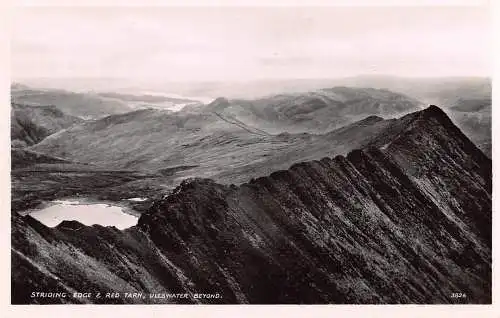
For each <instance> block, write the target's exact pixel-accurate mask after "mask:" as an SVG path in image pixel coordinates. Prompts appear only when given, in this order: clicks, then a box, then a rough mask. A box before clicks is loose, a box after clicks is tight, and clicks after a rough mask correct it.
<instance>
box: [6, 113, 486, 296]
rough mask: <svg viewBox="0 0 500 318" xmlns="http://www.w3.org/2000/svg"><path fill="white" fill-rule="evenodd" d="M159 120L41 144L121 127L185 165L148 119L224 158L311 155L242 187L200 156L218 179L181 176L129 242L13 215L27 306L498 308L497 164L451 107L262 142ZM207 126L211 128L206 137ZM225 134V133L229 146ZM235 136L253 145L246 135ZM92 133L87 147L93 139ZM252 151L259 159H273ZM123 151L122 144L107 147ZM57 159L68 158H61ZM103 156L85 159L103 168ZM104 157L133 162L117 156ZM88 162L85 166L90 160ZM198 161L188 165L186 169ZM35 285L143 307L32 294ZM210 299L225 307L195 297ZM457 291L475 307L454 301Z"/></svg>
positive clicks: (96, 229) (194, 121) (16, 262)
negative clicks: (111, 295)
mask: <svg viewBox="0 0 500 318" xmlns="http://www.w3.org/2000/svg"><path fill="white" fill-rule="evenodd" d="M212 106H214V105H212ZM215 106H217V105H215ZM284 109H285V111H283V113H285V112H286V109H288V108H286V107H285V108H284ZM313 109H315V108H314V107H313ZM183 116H184V117H183ZM223 116H224V115H223ZM151 117H154V118H157V117H158V114H156V113H155V114H154V116H153V113H152V112H151V111H150V110H149V111H138V112H134V113H129V114H126V115H113V116H109V117H107V118H104V119H103V120H97V121H92V122H86V123H83V124H80V125H76V126H72V127H71V128H69V129H66V130H62V131H61V132H60V133H56V134H55V135H52V136H49V137H47V138H46V139H45V140H44V141H42V142H41V143H39V144H37V145H36V146H35V148H36V149H42V148H41V146H43V147H45V146H46V145H47V144H50V145H53V144H54V140H57V139H58V138H61V137H60V136H61V135H62V134H67V133H68V131H69V132H70V134H68V135H67V136H66V137H65V138H64V139H65V140H66V139H67V140H72V141H73V142H78V141H79V139H78V138H80V137H81V136H82V135H84V132H87V131H93V132H95V134H96V135H99V136H100V138H101V139H102V138H104V139H105V138H106V136H108V135H109V133H110V132H114V133H118V132H119V131H121V132H122V133H123V135H117V136H116V137H115V138H116V140H117V141H120V140H121V138H125V139H124V140H127V142H128V145H129V147H131V148H133V150H134V151H136V152H140V153H147V152H146V150H145V149H140V148H137V147H143V146H138V145H137V144H136V143H133V139H130V137H127V136H128V135H127V133H126V132H128V131H130V130H131V131H133V132H134V133H133V134H132V135H135V134H138V137H137V138H138V139H137V141H139V140H140V141H141V142H140V144H141V145H143V144H146V145H148V144H149V143H152V144H156V146H157V150H156V153H157V154H162V153H163V152H167V153H171V155H169V156H166V157H163V158H162V160H165V159H168V160H171V161H172V162H174V161H173V159H174V158H172V157H170V156H173V155H175V154H177V153H178V151H179V150H180V149H181V147H179V146H175V143H174V144H172V146H171V147H169V145H167V144H165V143H162V144H160V145H158V144H157V142H160V140H161V138H160V137H159V136H158V137H155V138H157V139H149V140H148V139H145V140H144V139H143V138H144V137H146V135H144V134H142V135H141V134H140V130H137V131H134V129H139V128H138V127H136V126H135V125H133V124H131V122H132V123H133V120H132V121H131V119H135V118H140V121H141V122H143V123H145V125H148V126H149V128H150V129H151V131H158V132H161V134H162V135H163V136H168V137H171V135H168V134H167V133H169V132H171V133H172V135H175V132H176V131H178V130H184V131H183V132H185V133H188V132H190V131H192V136H196V135H197V134H195V133H198V134H199V133H200V132H201V131H203V132H210V133H211V134H210V135H208V134H207V135H206V136H204V137H203V138H211V139H209V141H210V142H211V144H212V148H213V147H215V148H216V149H218V151H213V154H217V156H218V157H219V158H223V157H224V155H226V152H227V151H228V149H230V148H237V147H238V146H237V145H238V143H239V144H240V145H241V146H244V145H243V142H244V141H250V139H248V138H250V137H249V136H250V135H251V136H252V138H255V139H256V140H266V142H267V143H266V144H265V145H266V147H267V146H269V145H272V144H274V143H277V142H278V140H279V138H282V139H285V140H287V139H288V138H292V139H295V138H299V139H300V138H304V139H305V140H307V142H306V143H304V144H301V146H300V147H299V148H300V149H301V151H302V152H303V153H301V154H296V155H295V157H294V158H292V159H290V160H289V161H286V160H285V161H283V160H282V159H286V158H291V157H292V153H295V152H294V150H293V143H292V145H290V143H289V142H287V144H286V146H283V148H273V150H272V151H270V153H273V154H275V153H278V156H277V157H273V156H276V155H271V156H272V157H273V158H274V160H276V162H280V164H282V165H288V167H283V168H276V166H273V165H272V164H269V162H272V160H271V161H266V160H267V159H266V160H264V161H261V162H260V165H266V166H270V167H272V169H274V170H275V171H274V172H272V173H270V174H264V175H262V174H260V172H258V171H254V170H252V169H250V170H252V172H251V173H249V174H248V176H250V175H253V176H254V178H252V179H251V180H248V181H244V182H242V183H238V184H237V185H235V184H229V183H226V182H225V183H226V184H221V183H220V182H219V180H230V179H231V178H228V179H225V178H224V177H222V176H223V174H220V173H219V174H217V173H214V171H213V169H214V168H207V167H211V166H210V164H209V162H210V161H209V160H208V161H205V162H203V161H200V162H199V163H198V164H200V165H203V167H204V169H205V170H200V171H198V172H196V173H195V174H198V173H200V172H202V171H205V172H206V174H207V175H211V176H214V179H215V180H217V181H214V180H211V179H206V178H194V179H187V180H184V181H182V182H181V183H180V185H179V186H177V187H176V188H175V189H174V190H173V191H172V193H171V194H169V195H166V196H164V197H162V198H159V199H156V200H154V202H153V203H152V204H151V205H150V206H149V207H148V208H147V209H146V210H144V211H143V213H142V215H141V217H140V218H139V220H138V223H137V225H136V226H133V227H131V228H129V229H126V230H123V231H121V230H118V229H116V228H114V227H103V226H99V225H94V226H85V225H83V224H80V223H78V222H76V221H64V222H63V223H61V224H59V225H58V226H56V227H54V228H48V227H46V226H44V225H43V224H41V223H39V222H38V221H36V220H35V219H33V218H32V217H31V216H29V215H28V216H21V215H19V214H17V213H14V214H13V215H12V268H15V269H16V270H14V271H13V272H12V275H13V277H12V302H13V303H16V304H19V303H75V302H83V303H85V302H93V303H110V302H111V303H113V302H116V303H122V302H126V303H128V302H130V303H251V304H264V303H267V304H269V303H271V304H287V303H293V304H298V303H308V304H318V303H320V304H324V303H374V304H380V303H390V304H400V303H405V304H407V303H418V304H424V303H426V304H429V303H468V304H470V303H478V304H479V303H480V304H486V303H491V299H492V298H491V297H492V295H491V257H492V256H491V248H492V246H491V243H492V241H491V235H492V229H491V187H492V184H491V183H492V179H491V176H492V175H491V160H490V159H489V158H488V157H487V156H486V155H485V154H484V153H483V152H482V151H481V150H479V149H478V148H477V146H476V145H475V144H474V143H473V142H471V141H470V140H469V139H468V138H467V136H466V135H464V134H463V133H462V131H461V130H460V129H459V128H458V127H457V126H456V125H455V124H454V122H453V121H452V120H451V119H450V118H449V117H448V116H447V114H446V113H445V112H444V111H443V110H442V109H440V108H438V107H436V106H430V107H427V108H425V109H423V110H419V111H416V112H413V113H410V114H406V115H404V116H402V117H400V118H396V119H387V120H384V119H382V118H380V117H376V116H371V117H368V118H366V119H364V120H362V121H358V122H355V123H352V124H348V125H347V126H345V127H343V128H337V129H334V130H333V131H330V132H327V133H325V134H322V135H313V134H310V133H301V134H278V135H271V136H268V135H265V136H264V135H259V134H256V133H255V131H253V132H249V131H248V130H245V129H243V128H242V127H240V126H239V125H236V124H234V123H233V124H231V123H229V122H228V121H225V120H222V119H220V117H219V116H217V115H210V116H209V114H205V113H203V112H194V113H192V114H190V115H189V116H187V114H179V115H178V116H176V117H174V119H172V117H171V116H167V115H165V116H164V117H161V118H162V119H161V120H158V121H157V122H156V123H157V124H156V125H152V124H153V123H154V121H152V119H151ZM218 118H219V119H220V120H219V119H218ZM200 121H201V122H204V123H206V126H205V125H204V127H203V128H200V127H199V122H200ZM224 123H225V124H224ZM287 124H288V122H287ZM120 125H123V126H120ZM113 127H120V128H119V129H115V130H113ZM220 127H224V129H226V128H227V132H226V135H224V133H222V132H221V131H220ZM257 128H258V127H257ZM218 129H219V130H218ZM254 129H255V128H254ZM258 129H260V128H258ZM229 131H232V132H235V133H236V135H233V134H229V133H228V132H229ZM237 132H240V134H245V137H244V138H247V139H244V138H243V137H233V136H237ZM216 133H218V134H216ZM231 137H232V138H234V139H236V141H235V140H234V139H231ZM85 138H89V137H87V136H85ZM93 138H94V137H93V136H91V138H90V139H85V142H81V143H80V144H78V146H77V147H83V146H84V144H87V145H88V144H92V142H94V144H95V143H96V142H97V140H98V139H93ZM141 138H142V139H141ZM238 138H240V139H238ZM266 138H271V139H269V140H268V139H266ZM169 139H170V138H169ZM92 140H95V141H92ZM339 140H342V141H339ZM251 141H252V143H251V145H252V147H251V150H249V151H247V152H245V154H250V153H253V152H259V153H260V152H262V151H263V149H266V148H265V147H263V146H260V147H261V148H260V149H257V148H256V147H255V146H253V145H254V144H255V140H251ZM49 142H50V143H49ZM182 142H183V143H185V141H182ZM191 142H192V143H193V144H188V146H186V147H187V148H189V150H187V151H186V155H187V154H188V153H189V154H192V155H193V156H195V155H196V152H195V151H194V150H195V149H197V147H201V146H200V144H199V143H200V140H196V139H193V140H192V141H191ZM196 142H198V144H196ZM201 142H206V140H201ZM228 143H229V144H231V146H230V147H225V146H224V145H225V144H228ZM335 143H338V144H335ZM68 144H69V143H68ZM119 144H120V143H119V142H118V145H119ZM124 144H125V143H124ZM330 144H331V145H332V146H331V148H330V149H326V150H323V148H324V147H325V146H326V145H330ZM97 146H99V144H97ZM111 146H113V144H112V143H111V141H108V142H107V144H106V147H108V149H111ZM114 146H116V145H114ZM181 146H182V144H181ZM39 147H40V148H39ZM65 147H69V146H68V145H66V146H65ZM77 147H75V149H76V148H77ZM176 147H178V148H176ZM153 148H154V146H150V149H153ZM47 149H49V148H47ZM50 149H51V150H50V151H49V152H53V153H57V152H56V150H57V149H58V148H57V147H55V146H54V148H50ZM65 149H69V148H65ZM103 149H104V148H102V149H101V150H100V151H101V152H103V151H104V150H103ZM146 149H147V148H146ZM87 150H91V147H87ZM126 150H127V149H125V147H124V146H123V148H120V152H123V151H126ZM98 152H99V151H95V152H93V153H92V154H91V156H92V157H87V158H97V159H93V160H94V161H93V162H92V163H95V162H97V160H98V159H99V157H98V156H97V154H98ZM132 153H133V151H131V152H130V153H128V152H127V153H124V154H123V156H125V157H127V160H132V165H133V164H135V163H136V162H137V161H138V160H139V161H140V159H141V157H135V158H132V159H128V155H129V154H132ZM68 154H69V155H70V153H69V152H68ZM105 155H106V156H109V157H108V159H109V160H110V161H115V160H118V161H119V162H120V159H119V158H118V156H117V157H116V159H115V157H113V154H105ZM199 156H201V152H200V155H199ZM280 156H282V157H280ZM309 156H310V157H309ZM78 157H80V158H84V157H83V153H82V154H79V155H78ZM264 157H265V156H264ZM312 157H316V158H312ZM65 158H67V157H65ZM75 158H76V156H75ZM164 158H165V159H164ZM146 159H148V160H150V158H149V157H146ZM186 159H187V156H186V158H182V159H180V160H181V161H182V162H184V163H185V164H186V163H187V162H186V161H187V160H186ZM260 159H262V158H260ZM241 160H243V159H241ZM248 160H249V161H247V166H246V167H253V166H252V165H249V163H252V162H255V161H252V160H255V158H250V159H248ZM85 161H87V160H85ZM88 161H89V163H90V160H88ZM145 162H146V163H148V162H149V161H145ZM292 162H293V164H291V165H290V164H289V163H292ZM127 164H130V162H128V163H127V162H125V161H123V162H120V165H127ZM164 166H165V165H164ZM221 166H224V169H225V170H226V171H228V172H230V171H232V170H233V169H235V168H238V166H231V165H229V164H228V163H226V162H223V163H222V164H221ZM256 166H258V165H256ZM150 167H154V168H155V169H156V168H157V167H156V166H155V165H154V164H150ZM159 167H160V165H158V168H159ZM213 167H214V166H213ZM206 169H208V170H206ZM215 172H217V171H215ZM240 174H241V172H238V173H237V175H240ZM198 176H200V175H198ZM202 176H203V175H202ZM232 183H236V182H232ZM34 290H50V291H53V292H61V293H68V294H72V293H73V292H76V291H82V290H92V291H93V292H94V293H98V292H99V293H101V294H102V295H105V293H108V292H119V293H123V292H130V293H134V292H135V293H143V294H142V295H144V297H142V296H141V297H140V298H139V299H137V298H123V297H121V298H116V299H104V298H95V297H94V298H92V299H87V298H71V297H68V298H64V297H59V298H32V297H31V296H30V294H31V291H34ZM158 293H171V294H185V295H187V297H185V298H179V299H177V298H176V299H173V298H162V297H160V296H158ZM197 293H214V294H216V295H218V296H216V297H214V298H200V297H193V295H194V294H197ZM457 293H459V294H464V295H466V296H465V297H460V298H456V297H453V295H454V294H457ZM152 295H153V296H152ZM154 295H157V296H154Z"/></svg>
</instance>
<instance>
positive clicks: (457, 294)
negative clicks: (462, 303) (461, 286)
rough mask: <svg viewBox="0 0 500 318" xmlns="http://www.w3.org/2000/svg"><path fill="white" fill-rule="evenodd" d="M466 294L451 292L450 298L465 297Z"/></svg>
mask: <svg viewBox="0 0 500 318" xmlns="http://www.w3.org/2000/svg"><path fill="white" fill-rule="evenodd" d="M466 297H467V295H466V294H465V293H451V298H466Z"/></svg>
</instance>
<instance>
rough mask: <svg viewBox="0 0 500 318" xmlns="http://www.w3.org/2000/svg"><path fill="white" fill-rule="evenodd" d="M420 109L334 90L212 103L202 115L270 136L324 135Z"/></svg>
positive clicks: (376, 94) (394, 99)
mask: <svg viewBox="0 0 500 318" xmlns="http://www.w3.org/2000/svg"><path fill="white" fill-rule="evenodd" d="M423 106H424V105H423V104H422V103H421V102H419V101H418V100H416V99H413V98H410V97H407V96H405V95H402V94H399V93H394V92H391V91H388V90H382V89H373V88H351V87H334V88H327V89H320V90H316V91H311V92H306V93H290V94H279V95H272V96H268V97H263V98H259V99H255V100H242V99H230V100H227V99H216V100H215V101H214V102H212V103H211V104H209V105H208V106H207V107H206V108H205V111H206V110H209V111H213V112H217V113H218V114H221V115H224V116H226V117H227V118H233V119H237V120H239V121H242V122H245V123H247V124H249V125H251V126H254V127H258V128H260V129H263V130H266V131H268V132H273V133H280V132H284V131H287V132H293V133H301V132H311V133H325V132H327V131H329V130H333V129H336V128H338V127H341V126H344V125H346V124H348V123H351V122H354V121H357V120H360V119H363V118H365V117H367V116H370V115H377V116H386V117H387V116H395V115H400V114H403V113H408V112H412V111H417V110H419V109H421V108H422V107H423Z"/></svg>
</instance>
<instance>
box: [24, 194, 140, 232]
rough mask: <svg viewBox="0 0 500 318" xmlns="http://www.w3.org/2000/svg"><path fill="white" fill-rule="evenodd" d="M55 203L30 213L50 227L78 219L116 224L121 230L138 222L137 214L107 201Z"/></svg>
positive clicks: (87, 223)
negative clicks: (126, 211) (125, 210)
mask: <svg viewBox="0 0 500 318" xmlns="http://www.w3.org/2000/svg"><path fill="white" fill-rule="evenodd" d="M52 203H53V205H50V206H48V207H46V208H43V209H40V210H37V211H33V212H31V213H30V215H31V216H32V217H33V218H35V219H37V220H38V221H40V222H41V223H43V224H45V225H46V226H48V227H54V226H56V225H58V224H59V223H61V222H62V221H65V220H66V221H73V220H74V221H78V222H80V223H82V224H85V225H94V224H99V225H102V226H114V227H116V228H118V229H120V230H123V229H126V228H129V227H131V226H134V225H136V224H137V219H138V217H137V216H134V215H131V214H127V213H125V212H124V210H123V208H122V207H119V206H113V205H109V204H107V203H83V202H79V201H69V200H68V201H59V200H58V201H52Z"/></svg>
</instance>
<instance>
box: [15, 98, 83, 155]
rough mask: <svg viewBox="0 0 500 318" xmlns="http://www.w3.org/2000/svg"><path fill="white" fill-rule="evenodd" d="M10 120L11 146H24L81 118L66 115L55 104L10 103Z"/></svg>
mask: <svg viewBox="0 0 500 318" xmlns="http://www.w3.org/2000/svg"><path fill="white" fill-rule="evenodd" d="M10 121H11V129H10V134H11V140H12V144H13V146H14V147H24V146H27V145H33V144H36V143H38V142H40V141H41V140H43V139H44V138H45V137H47V136H49V135H51V134H53V133H55V132H57V131H59V130H62V129H65V128H68V127H70V126H72V125H74V124H78V123H81V122H82V121H83V120H81V119H80V118H78V117H74V116H69V115H66V114H65V113H63V112H62V111H60V110H59V109H58V108H56V107H55V106H28V105H21V104H12V109H11V115H10Z"/></svg>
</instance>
